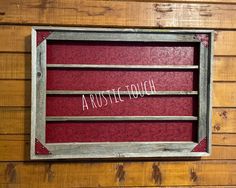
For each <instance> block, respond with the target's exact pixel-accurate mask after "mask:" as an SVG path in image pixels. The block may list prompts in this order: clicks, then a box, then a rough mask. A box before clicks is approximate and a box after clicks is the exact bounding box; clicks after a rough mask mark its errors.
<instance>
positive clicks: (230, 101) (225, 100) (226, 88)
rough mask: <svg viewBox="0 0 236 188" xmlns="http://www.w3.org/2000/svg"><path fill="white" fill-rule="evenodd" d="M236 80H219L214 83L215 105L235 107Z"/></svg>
mask: <svg viewBox="0 0 236 188" xmlns="http://www.w3.org/2000/svg"><path fill="white" fill-rule="evenodd" d="M235 89H236V82H228V83H226V82H217V83H214V84H213V106H214V107H235V106H236V95H235Z"/></svg>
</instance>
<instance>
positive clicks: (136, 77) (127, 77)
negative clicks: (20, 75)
mask: <svg viewBox="0 0 236 188" xmlns="http://www.w3.org/2000/svg"><path fill="white" fill-rule="evenodd" d="M197 74H198V72H197V71H194V72H193V71H127V70H122V71H119V70H81V69H77V70H71V69H69V70H68V69H65V70H60V69H57V70H55V69H48V71H47V89H48V90H98V91H99V90H100V91H101V90H102V91H104V90H111V89H118V88H119V87H121V90H124V91H126V90H127V89H126V88H125V86H126V85H131V84H140V83H141V82H142V83H143V82H144V81H148V80H150V79H152V80H153V82H154V84H155V88H156V91H165V90H173V91H178V90H179V91H180V90H185V91H191V90H198V82H197V77H198V75H197ZM140 87H141V86H140ZM140 90H141V89H140Z"/></svg>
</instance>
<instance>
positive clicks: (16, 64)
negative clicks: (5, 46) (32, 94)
mask: <svg viewBox="0 0 236 188" xmlns="http://www.w3.org/2000/svg"><path fill="white" fill-rule="evenodd" d="M0 79H31V57H30V54H24V53H0Z"/></svg>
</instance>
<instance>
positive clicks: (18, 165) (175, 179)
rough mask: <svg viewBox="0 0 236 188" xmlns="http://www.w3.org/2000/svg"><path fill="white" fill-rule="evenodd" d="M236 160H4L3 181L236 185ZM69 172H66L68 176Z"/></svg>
mask: <svg viewBox="0 0 236 188" xmlns="http://www.w3.org/2000/svg"><path fill="white" fill-rule="evenodd" d="M235 169H236V162H232V161H229V162H224V163H223V162H218V161H207V162H157V161H153V162H146V163H143V162H135V163H134V162H107V163H66V162H63V163H49V162H41V163H36V162H34V163H33V162H32V163H22V162H14V163H7V162H2V163H0V171H1V172H6V173H5V174H4V175H2V176H0V183H15V184H21V183H22V184H23V183H25V182H27V183H31V184H40V183H41V184H42V183H45V184H49V183H50V184H54V183H58V182H60V185H61V186H68V187H103V186H110V187H111V186H112V187H116V186H120V187H124V186H132V187H134V186H158V185H163V186H171V185H173V186H177V185H178V186H183V185H235V184H236V173H235ZM65 174H66V175H65Z"/></svg>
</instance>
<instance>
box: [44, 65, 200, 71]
mask: <svg viewBox="0 0 236 188" xmlns="http://www.w3.org/2000/svg"><path fill="white" fill-rule="evenodd" d="M47 67H48V68H57V69H59V68H60V69H65V68H70V69H72V68H75V69H78V68H80V69H111V68H112V69H113V68H114V69H135V70H137V69H140V70H163V69H164V70H166V69H171V70H175V69H198V65H96V64H95V65H90V64H48V65H47Z"/></svg>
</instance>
